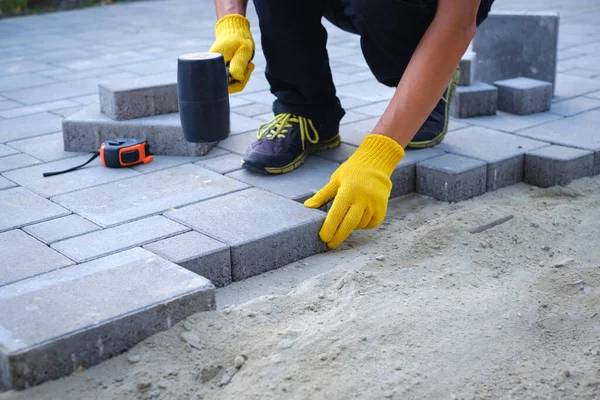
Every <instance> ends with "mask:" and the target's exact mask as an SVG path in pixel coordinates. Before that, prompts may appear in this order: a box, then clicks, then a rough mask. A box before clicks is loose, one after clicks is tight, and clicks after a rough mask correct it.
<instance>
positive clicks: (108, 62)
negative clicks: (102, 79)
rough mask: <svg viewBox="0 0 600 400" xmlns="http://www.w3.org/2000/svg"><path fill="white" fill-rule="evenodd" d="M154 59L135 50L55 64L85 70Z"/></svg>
mask: <svg viewBox="0 0 600 400" xmlns="http://www.w3.org/2000/svg"><path fill="white" fill-rule="evenodd" d="M152 59H153V58H152V57H151V56H149V55H146V54H139V53H135V52H133V51H122V52H114V53H109V54H102V55H98V56H96V57H84V58H81V59H79V60H65V61H59V62H55V64H56V65H60V66H63V67H66V68H69V69H72V70H74V71H85V70H89V69H95V68H105V67H112V66H116V65H120V64H128V63H134V62H141V61H150V60H152Z"/></svg>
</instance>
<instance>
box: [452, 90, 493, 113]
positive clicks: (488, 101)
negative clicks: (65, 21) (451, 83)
mask: <svg viewBox="0 0 600 400" xmlns="http://www.w3.org/2000/svg"><path fill="white" fill-rule="evenodd" d="M497 105H498V89H497V88H496V87H494V86H492V85H488V84H487V83H483V82H479V81H474V82H472V83H471V85H469V86H458V87H457V88H456V92H455V93H454V97H453V98H452V102H451V103H450V115H452V116H453V117H454V118H470V117H481V116H485V115H494V114H496V108H497Z"/></svg>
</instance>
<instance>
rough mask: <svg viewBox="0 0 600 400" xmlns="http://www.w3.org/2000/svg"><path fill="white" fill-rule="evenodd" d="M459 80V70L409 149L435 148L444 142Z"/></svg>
mask: <svg viewBox="0 0 600 400" xmlns="http://www.w3.org/2000/svg"><path fill="white" fill-rule="evenodd" d="M459 79H460V71H459V70H458V68H457V69H456V71H455V72H454V75H453V76H452V80H451V81H450V85H448V88H447V89H446V91H445V92H444V95H443V96H442V98H441V99H440V101H439V103H438V104H437V105H436V106H435V108H434V109H433V112H432V113H431V114H429V117H427V120H425V123H424V124H423V126H421V128H420V129H419V131H418V132H417V134H416V135H415V137H413V139H412V140H411V141H410V143H409V144H408V147H409V148H413V149H424V148H426V147H433V146H435V145H436V144H438V143H441V141H442V140H444V137H445V136H446V132H448V118H449V115H450V102H451V101H452V98H453V97H454V93H455V92H456V87H457V86H458V81H459Z"/></svg>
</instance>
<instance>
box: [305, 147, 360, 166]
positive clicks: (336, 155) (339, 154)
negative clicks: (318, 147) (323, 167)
mask: <svg viewBox="0 0 600 400" xmlns="http://www.w3.org/2000/svg"><path fill="white" fill-rule="evenodd" d="M357 148H358V147H357V146H353V145H351V144H347V143H342V144H341V145H340V146H339V147H336V148H335V149H331V150H326V151H321V152H319V153H315V157H320V158H324V159H326V160H329V161H335V162H337V163H339V164H341V163H343V162H344V161H346V160H347V159H348V158H350V156H351V155H352V154H354V152H355V151H356V149H357Z"/></svg>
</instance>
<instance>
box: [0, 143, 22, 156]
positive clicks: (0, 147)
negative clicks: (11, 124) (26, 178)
mask: <svg viewBox="0 0 600 400" xmlns="http://www.w3.org/2000/svg"><path fill="white" fill-rule="evenodd" d="M18 153H19V152H18V151H17V150H15V149H13V148H12V147H10V146H7V145H5V144H0V157H6V156H10V155H12V154H18Z"/></svg>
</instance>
